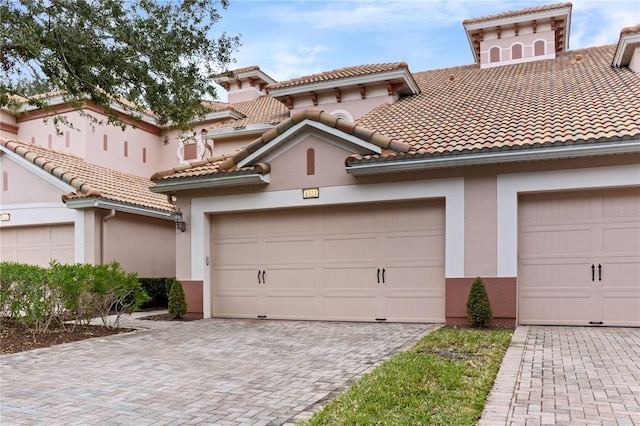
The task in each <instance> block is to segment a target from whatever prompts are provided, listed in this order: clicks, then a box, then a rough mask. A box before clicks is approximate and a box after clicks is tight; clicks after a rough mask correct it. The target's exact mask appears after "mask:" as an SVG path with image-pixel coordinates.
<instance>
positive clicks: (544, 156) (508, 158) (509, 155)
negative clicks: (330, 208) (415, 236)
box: [346, 139, 640, 176]
mask: <svg viewBox="0 0 640 426" xmlns="http://www.w3.org/2000/svg"><path fill="white" fill-rule="evenodd" d="M634 153H640V139H636V140H632V141H625V142H617V143H612V142H607V143H599V144H590V145H578V146H576V145H572V146H563V147H548V148H538V149H519V150H515V151H507V152H480V153H467V154H454V155H446V156H437V157H430V158H424V157H420V158H418V159H411V158H405V159H404V160H398V161H376V162H365V163H362V164H359V163H357V162H352V163H347V166H346V170H347V173H349V174H351V175H353V176H366V175H376V174H384V173H397V172H414V171H419V170H431V169H441V168H450V167H464V166H474V165H486V164H503V163H512V162H519V161H539V160H560V159H565V158H581V157H592V156H596V155H613V154H634Z"/></svg>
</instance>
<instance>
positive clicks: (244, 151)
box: [151, 109, 410, 181]
mask: <svg viewBox="0 0 640 426" xmlns="http://www.w3.org/2000/svg"><path fill="white" fill-rule="evenodd" d="M304 120H313V121H316V122H319V123H322V124H325V125H327V126H330V127H333V128H336V129H340V130H342V131H344V132H346V133H348V134H350V135H352V136H354V137H356V138H359V139H362V140H363V141H365V142H369V143H371V144H374V145H376V146H379V147H381V148H382V149H383V151H382V152H383V156H388V155H392V154H394V153H402V152H407V151H408V150H409V149H410V147H409V145H407V144H404V143H401V142H398V141H394V140H393V139H392V138H390V137H388V136H385V135H382V134H380V133H377V132H374V131H372V130H369V129H366V128H364V127H362V126H358V125H355V124H353V123H349V122H347V121H346V120H343V119H341V118H337V117H335V116H333V115H331V114H329V113H326V112H323V111H319V110H314V109H308V110H303V111H298V112H296V113H294V114H293V115H292V116H291V117H290V118H289V119H287V120H285V121H283V122H282V123H280V124H279V125H278V126H277V127H275V128H273V129H271V130H269V131H267V132H265V133H264V134H263V135H262V136H261V137H259V138H258V139H256V140H254V141H253V142H251V143H250V144H248V145H247V146H246V147H244V148H241V149H239V150H237V151H236V152H235V153H233V154H232V155H230V156H222V157H215V158H210V159H206V160H203V161H198V162H195V163H191V164H188V165H186V166H182V167H174V168H173V169H169V170H165V171H162V172H158V173H156V174H154V175H153V176H152V177H151V179H152V180H154V181H159V180H166V179H177V178H186V177H196V176H207V175H215V174H221V173H229V172H232V171H237V172H249V171H252V170H253V167H246V168H242V169H237V164H238V163H240V162H241V161H242V160H244V159H245V158H247V157H248V156H249V155H251V154H252V153H254V152H256V151H257V150H259V149H260V148H262V147H263V146H265V145H267V144H268V143H270V142H271V141H273V140H274V139H275V138H277V137H278V136H280V135H281V134H283V133H285V132H286V131H287V130H289V129H290V128H292V127H293V126H295V125H296V124H298V123H301V122H303V121H304ZM261 172H264V170H261Z"/></svg>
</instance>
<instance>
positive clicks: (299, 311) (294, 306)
mask: <svg viewBox="0 0 640 426" xmlns="http://www.w3.org/2000/svg"><path fill="white" fill-rule="evenodd" d="M265 304H266V305H265V306H266V309H265V312H268V314H269V318H278V319H313V317H314V297H313V296H312V295H311V296H307V297H304V296H300V295H298V294H295V295H292V294H282V295H272V296H267V297H266V302H265Z"/></svg>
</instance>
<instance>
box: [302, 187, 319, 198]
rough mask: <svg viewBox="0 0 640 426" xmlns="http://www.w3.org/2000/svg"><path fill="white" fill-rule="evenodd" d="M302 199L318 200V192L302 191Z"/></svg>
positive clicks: (311, 190) (312, 189) (316, 189)
mask: <svg viewBox="0 0 640 426" xmlns="http://www.w3.org/2000/svg"><path fill="white" fill-rule="evenodd" d="M302 198H304V199H305V200H306V199H308V198H320V190H319V189H318V188H307V189H303V190H302Z"/></svg>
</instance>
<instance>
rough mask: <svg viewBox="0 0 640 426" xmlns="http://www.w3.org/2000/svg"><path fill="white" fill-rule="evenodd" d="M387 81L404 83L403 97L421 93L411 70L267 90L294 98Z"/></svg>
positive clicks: (275, 95)
mask: <svg viewBox="0 0 640 426" xmlns="http://www.w3.org/2000/svg"><path fill="white" fill-rule="evenodd" d="M385 81H390V82H392V83H402V87H403V89H401V91H400V93H401V94H403V95H415V94H418V93H420V88H419V87H418V84H417V83H416V81H415V80H414V79H413V76H412V75H411V73H410V72H409V69H407V68H402V69H396V70H390V71H384V72H379V73H375V74H368V75H362V76H355V77H349V78H340V79H333V80H328V81H321V82H317V83H309V84H296V85H293V86H288V87H283V88H277V87H276V88H267V91H268V92H269V94H270V95H271V96H273V97H274V98H282V97H285V96H294V95H297V94H307V93H309V92H322V91H333V89H334V88H336V87H339V88H346V87H357V86H359V85H365V86H366V85H371V84H381V83H384V82H385Z"/></svg>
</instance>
